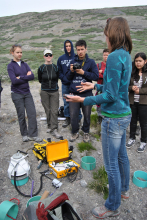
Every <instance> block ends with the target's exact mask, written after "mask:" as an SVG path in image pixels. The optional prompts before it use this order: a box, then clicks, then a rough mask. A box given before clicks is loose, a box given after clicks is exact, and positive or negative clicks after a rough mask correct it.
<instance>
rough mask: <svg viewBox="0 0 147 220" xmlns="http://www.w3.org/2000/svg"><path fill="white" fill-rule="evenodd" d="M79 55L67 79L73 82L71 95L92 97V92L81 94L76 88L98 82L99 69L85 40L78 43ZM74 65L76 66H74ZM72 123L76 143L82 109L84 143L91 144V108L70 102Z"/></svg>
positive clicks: (67, 74)
mask: <svg viewBox="0 0 147 220" xmlns="http://www.w3.org/2000/svg"><path fill="white" fill-rule="evenodd" d="M76 50H77V55H75V56H74V59H73V60H72V61H71V64H70V67H69V68H68V70H67V73H66V77H67V79H68V80H70V81H71V83H70V88H69V90H70V93H73V94H74V95H78V96H81V97H87V96H92V90H87V91H84V92H82V93H80V92H79V91H78V90H77V88H76V86H79V85H80V84H81V82H82V81H83V82H92V81H97V80H98V78H99V76H98V68H97V65H96V63H95V61H94V60H93V59H90V58H89V57H88V55H87V45H86V42H85V41H84V40H79V41H77V42H76ZM75 63H78V64H80V67H79V68H78V69H77V68H75ZM73 64H74V65H73ZM69 108H70V122H71V127H72V135H71V138H70V141H71V142H73V141H75V140H76V139H77V138H78V136H79V133H78V132H79V123H78V113H79V109H80V108H82V111H83V115H84V121H83V126H82V130H83V132H84V136H83V141H84V142H89V129H90V115H91V106H84V105H83V103H78V102H70V104H69Z"/></svg>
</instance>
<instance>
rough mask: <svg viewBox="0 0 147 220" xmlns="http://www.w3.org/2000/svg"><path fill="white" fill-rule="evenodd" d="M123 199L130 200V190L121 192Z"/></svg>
mask: <svg viewBox="0 0 147 220" xmlns="http://www.w3.org/2000/svg"><path fill="white" fill-rule="evenodd" d="M121 198H122V199H128V198H129V190H128V191H124V192H121Z"/></svg>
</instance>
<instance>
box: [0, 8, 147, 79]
mask: <svg viewBox="0 0 147 220" xmlns="http://www.w3.org/2000/svg"><path fill="white" fill-rule="evenodd" d="M116 16H122V17H124V18H126V19H127V20H128V23H129V26H130V30H131V36H132V40H133V51H132V55H131V56H132V58H133V57H134V54H135V53H136V52H139V51H143V52H145V53H147V6H136V7H121V8H104V9H88V10H51V11H47V12H42V13H37V12H35V13H23V14H19V15H14V16H7V17H0V30H1V32H0V76H1V78H5V77H6V76H7V64H8V62H9V61H10V59H11V55H10V54H9V50H10V47H11V45H13V44H16V43H18V44H21V45H22V48H23V60H25V61H27V62H28V64H29V65H30V67H31V69H32V70H33V72H34V73H35V75H36V73H37V69H38V67H39V65H41V64H42V63H43V51H44V49H45V48H50V49H51V50H52V51H53V53H54V63H56V62H57V59H58V57H59V56H60V55H62V54H63V53H64V51H63V44H64V41H65V40H66V39H70V40H72V41H73V43H74V44H75V42H76V41H77V40H78V39H84V40H86V41H87V45H88V54H89V56H90V57H91V58H93V59H94V60H95V61H96V62H99V61H101V59H102V50H103V48H106V47H107V46H106V43H105V36H104V34H103V29H104V27H105V24H106V20H107V18H109V17H116Z"/></svg>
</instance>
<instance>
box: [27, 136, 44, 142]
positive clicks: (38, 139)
mask: <svg viewBox="0 0 147 220" xmlns="http://www.w3.org/2000/svg"><path fill="white" fill-rule="evenodd" d="M28 140H29V141H36V142H41V141H42V138H40V137H28Z"/></svg>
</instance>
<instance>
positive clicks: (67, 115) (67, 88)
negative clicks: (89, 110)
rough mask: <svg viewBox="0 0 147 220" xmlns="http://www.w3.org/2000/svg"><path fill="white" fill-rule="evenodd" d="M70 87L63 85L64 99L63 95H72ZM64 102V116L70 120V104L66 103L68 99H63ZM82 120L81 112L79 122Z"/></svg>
mask: <svg viewBox="0 0 147 220" xmlns="http://www.w3.org/2000/svg"><path fill="white" fill-rule="evenodd" d="M69 87H70V85H64V84H62V97H63V94H70V92H69ZM63 102H64V116H65V117H66V118H70V111H69V102H66V99H64V98H63ZM81 118H82V114H81V111H79V121H80V120H81Z"/></svg>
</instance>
